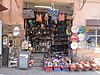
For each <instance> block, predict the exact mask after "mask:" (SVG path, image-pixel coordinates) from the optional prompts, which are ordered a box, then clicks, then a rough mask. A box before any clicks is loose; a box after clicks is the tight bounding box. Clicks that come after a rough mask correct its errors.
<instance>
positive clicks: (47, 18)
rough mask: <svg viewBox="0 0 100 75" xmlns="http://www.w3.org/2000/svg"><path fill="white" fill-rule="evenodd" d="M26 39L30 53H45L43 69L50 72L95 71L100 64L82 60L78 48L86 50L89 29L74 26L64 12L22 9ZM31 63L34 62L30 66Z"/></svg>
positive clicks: (53, 9) (92, 60)
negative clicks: (30, 49) (32, 49)
mask: <svg viewBox="0 0 100 75" xmlns="http://www.w3.org/2000/svg"><path fill="white" fill-rule="evenodd" d="M24 15H25V16H24V28H25V38H26V39H27V40H28V43H29V44H31V45H30V46H29V48H30V47H33V48H34V51H31V52H45V55H44V59H43V63H44V66H43V67H44V70H45V71H47V72H51V71H76V70H77V71H82V70H85V71H88V70H91V69H92V70H98V69H99V68H100V65H99V62H95V60H94V59H93V58H91V59H90V60H87V59H83V58H82V57H79V56H78V54H77V49H81V48H84V49H85V48H87V46H88V43H89V42H88V41H89V36H88V35H87V32H88V31H89V28H88V26H74V25H72V24H73V23H72V22H73V19H72V18H71V19H68V16H69V15H67V14H66V13H65V12H61V11H60V10H59V9H55V8H54V6H52V8H51V9H48V10H46V11H45V12H44V11H34V10H30V9H25V10H24ZM33 64H34V63H33Z"/></svg>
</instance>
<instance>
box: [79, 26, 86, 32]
mask: <svg viewBox="0 0 100 75" xmlns="http://www.w3.org/2000/svg"><path fill="white" fill-rule="evenodd" d="M84 32H85V28H84V27H83V26H80V27H79V31H78V33H79V34H82V33H84Z"/></svg>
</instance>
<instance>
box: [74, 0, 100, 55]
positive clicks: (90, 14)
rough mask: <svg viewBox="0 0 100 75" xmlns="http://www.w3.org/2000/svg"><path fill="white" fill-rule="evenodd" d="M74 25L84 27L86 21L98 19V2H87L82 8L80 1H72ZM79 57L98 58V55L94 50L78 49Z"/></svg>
mask: <svg viewBox="0 0 100 75" xmlns="http://www.w3.org/2000/svg"><path fill="white" fill-rule="evenodd" d="M74 3H75V4H74V14H73V16H74V23H73V25H78V26H80V25H83V26H85V25H86V24H85V20H86V19H100V0H87V2H86V3H85V5H84V6H83V8H82V9H81V10H80V8H81V6H82V0H74ZM77 52H78V54H79V55H81V56H91V57H100V53H95V49H78V51H77Z"/></svg>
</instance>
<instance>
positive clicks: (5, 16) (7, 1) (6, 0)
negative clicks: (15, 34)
mask: <svg viewBox="0 0 100 75" xmlns="http://www.w3.org/2000/svg"><path fill="white" fill-rule="evenodd" d="M16 1H17V3H18V7H17V4H16V2H15V0H2V2H1V3H2V4H3V5H4V6H5V7H7V8H8V10H5V11H3V12H1V14H0V19H1V20H2V22H3V25H5V24H8V25H21V29H22V32H21V33H22V36H23V29H24V27H23V26H24V22H23V17H22V10H23V0H16Z"/></svg>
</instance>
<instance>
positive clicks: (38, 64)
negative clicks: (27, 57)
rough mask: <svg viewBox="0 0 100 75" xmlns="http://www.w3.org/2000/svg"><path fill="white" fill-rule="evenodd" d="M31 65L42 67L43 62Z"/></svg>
mask: <svg viewBox="0 0 100 75" xmlns="http://www.w3.org/2000/svg"><path fill="white" fill-rule="evenodd" d="M33 67H43V63H38V62H37V63H34V64H33Z"/></svg>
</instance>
